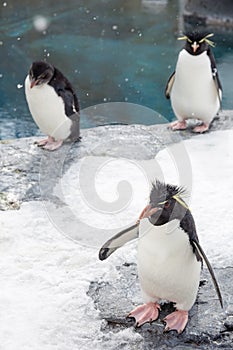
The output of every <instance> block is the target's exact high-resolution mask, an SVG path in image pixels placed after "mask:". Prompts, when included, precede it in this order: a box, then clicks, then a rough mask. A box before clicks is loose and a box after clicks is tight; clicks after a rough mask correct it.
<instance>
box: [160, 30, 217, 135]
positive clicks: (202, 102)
mask: <svg viewBox="0 0 233 350" xmlns="http://www.w3.org/2000/svg"><path fill="white" fill-rule="evenodd" d="M211 36H213V34H208V35H203V34H200V33H199V32H192V33H188V34H186V35H185V36H183V37H181V38H178V40H186V43H185V45H184V48H183V49H182V50H181V51H180V53H179V56H178V60H177V64H176V70H175V72H174V73H173V74H172V75H171V76H170V78H169V80H168V82H167V86H166V90H165V95H166V97H167V98H170V99H171V105H172V109H173V111H174V113H175V115H176V117H177V119H178V121H175V122H173V123H171V124H170V127H171V129H172V130H184V129H186V127H187V123H186V120H187V119H199V120H200V121H202V124H201V125H199V126H196V127H195V128H194V129H193V131H194V132H196V133H203V132H205V131H207V130H208V129H209V126H210V123H211V121H212V120H213V118H214V117H215V115H216V114H217V112H218V111H219V109H220V106H221V100H222V87H221V83H220V80H219V76H218V71H217V68H216V64H215V59H214V56H213V53H212V51H211V49H210V46H214V43H213V42H212V41H210V40H209V39H208V38H209V37H211Z"/></svg>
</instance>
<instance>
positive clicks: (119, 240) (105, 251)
mask: <svg viewBox="0 0 233 350" xmlns="http://www.w3.org/2000/svg"><path fill="white" fill-rule="evenodd" d="M138 235H139V223H136V224H135V225H133V226H130V227H128V228H126V229H125V230H123V231H121V232H119V233H117V234H116V235H115V236H113V237H112V238H110V239H109V240H108V241H107V242H106V243H104V245H103V247H102V248H101V249H100V251H99V259H100V260H105V259H107V258H108V257H109V256H110V255H111V254H112V253H113V252H115V250H117V249H118V248H120V247H122V246H123V245H124V244H125V243H127V242H130V241H132V240H133V239H136V238H138Z"/></svg>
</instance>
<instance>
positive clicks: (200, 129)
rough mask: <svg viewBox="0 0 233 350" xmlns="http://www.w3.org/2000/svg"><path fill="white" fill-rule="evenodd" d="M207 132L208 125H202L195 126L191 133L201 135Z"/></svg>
mask: <svg viewBox="0 0 233 350" xmlns="http://www.w3.org/2000/svg"><path fill="white" fill-rule="evenodd" d="M208 130H209V124H208V123H203V124H201V125H198V126H196V127H195V128H194V129H193V131H194V132H196V133H203V132H206V131H208Z"/></svg>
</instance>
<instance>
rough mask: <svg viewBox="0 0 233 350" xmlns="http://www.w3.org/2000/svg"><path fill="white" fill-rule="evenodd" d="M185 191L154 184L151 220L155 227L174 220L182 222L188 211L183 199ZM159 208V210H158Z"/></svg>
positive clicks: (167, 185) (158, 183)
mask: <svg viewBox="0 0 233 350" xmlns="http://www.w3.org/2000/svg"><path fill="white" fill-rule="evenodd" d="M184 193H185V190H184V189H183V188H181V187H178V186H174V185H169V184H165V183H163V182H160V181H158V180H157V181H156V182H155V183H154V184H152V189H151V193H150V203H149V207H150V211H151V213H153V210H155V213H154V214H152V215H151V216H150V218H149V220H150V222H151V223H152V224H153V225H156V226H159V225H164V224H166V223H167V222H169V221H172V220H174V219H178V220H182V219H183V217H184V215H185V214H186V212H187V210H189V208H188V206H187V204H186V203H185V202H184V200H183V199H182V198H181V195H182V194H184ZM156 208H157V210H156Z"/></svg>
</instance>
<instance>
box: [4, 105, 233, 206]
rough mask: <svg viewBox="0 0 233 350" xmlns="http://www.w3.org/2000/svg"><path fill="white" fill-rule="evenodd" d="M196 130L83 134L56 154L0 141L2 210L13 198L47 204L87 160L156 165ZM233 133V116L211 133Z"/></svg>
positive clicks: (119, 129)
mask: <svg viewBox="0 0 233 350" xmlns="http://www.w3.org/2000/svg"><path fill="white" fill-rule="evenodd" d="M192 127H193V123H192V122H191V123H190V125H189V128H188V129H187V130H184V131H177V132H172V131H171V130H170V129H168V126H167V124H159V125H152V126H143V125H127V126H122V125H108V126H102V127H97V128H93V129H84V130H82V131H81V134H82V141H81V142H78V143H74V144H64V145H63V146H62V147H61V148H59V149H58V150H56V151H54V152H49V151H45V150H43V149H40V148H39V147H37V145H35V144H34V143H35V141H37V140H38V138H36V137H30V138H23V139H16V140H4V141H1V142H0V151H1V183H0V193H1V196H0V206H1V208H2V209H4V208H5V209H8V208H9V209H10V204H9V205H6V204H5V198H8V197H9V196H10V197H11V196H14V200H15V201H16V202H17V203H21V202H23V201H30V200H39V199H46V198H48V197H49V196H50V194H51V192H52V188H53V187H54V185H55V184H56V183H57V181H59V179H60V177H61V175H62V174H64V173H65V171H66V170H67V169H68V168H69V167H70V165H71V164H72V163H73V162H75V161H77V160H78V159H81V158H83V157H85V156H108V157H123V158H127V159H132V160H134V159H135V160H148V159H153V158H154V157H155V156H156V154H157V153H158V152H159V151H160V150H161V149H163V148H165V147H166V146H167V145H170V144H172V143H177V142H180V141H182V140H185V139H188V138H191V137H195V136H196V134H195V133H193V132H192ZM232 127H233V112H232V111H224V112H222V113H221V114H220V115H219V116H218V117H216V118H215V120H214V121H213V124H212V126H211V129H210V131H209V132H213V131H215V130H224V129H231V128H232ZM44 180H46V181H44ZM17 206H18V207H19V204H17Z"/></svg>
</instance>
